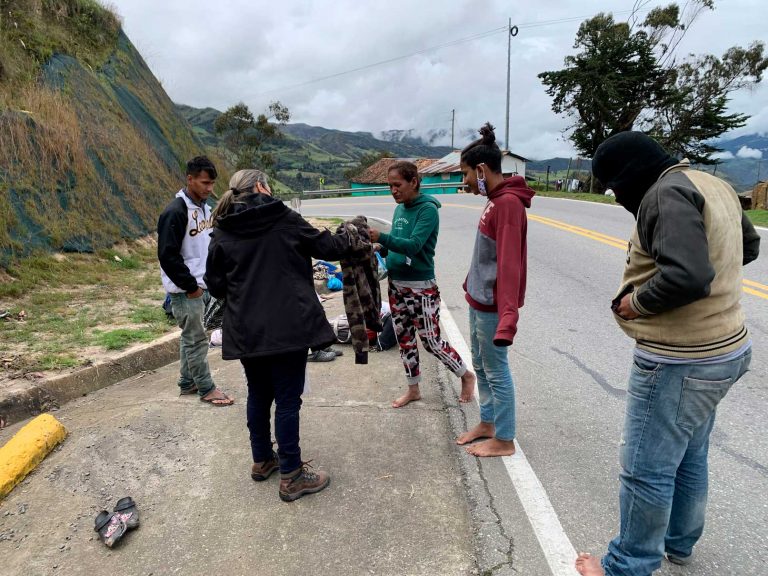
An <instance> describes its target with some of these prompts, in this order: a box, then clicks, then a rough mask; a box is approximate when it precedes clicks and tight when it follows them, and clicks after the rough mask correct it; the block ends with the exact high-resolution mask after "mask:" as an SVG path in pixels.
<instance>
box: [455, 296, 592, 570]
mask: <svg viewBox="0 0 768 576" xmlns="http://www.w3.org/2000/svg"><path fill="white" fill-rule="evenodd" d="M440 317H441V323H442V325H443V330H444V331H445V335H446V340H448V342H450V343H451V345H452V346H453V347H454V348H455V349H456V351H457V352H458V353H459V355H460V356H461V357H462V358H465V359H467V360H468V362H467V364H470V363H471V360H470V359H471V358H472V354H471V353H470V351H469V347H468V346H467V343H466V341H465V340H464V336H462V334H461V331H460V330H459V327H458V326H457V325H456V322H455V320H454V319H453V315H452V314H451V312H450V311H449V310H448V308H447V307H446V305H445V302H443V304H442V306H441V307H440ZM474 398H475V404H478V406H479V402H478V393H477V387H475V396H474ZM515 444H516V446H517V449H516V450H515V454H514V455H513V456H503V457H502V461H503V462H504V467H505V468H506V469H507V474H509V479H510V481H511V482H512V486H513V487H514V488H515V491H516V492H517V496H518V498H519V499H520V502H521V503H522V505H523V509H524V510H525V513H526V515H527V516H528V520H529V521H530V522H531V526H532V527H533V532H534V534H536V538H537V539H538V541H539V544H540V545H541V550H542V552H544V557H545V558H546V559H547V563H548V564H549V568H550V570H551V571H552V574H553V576H578V573H577V572H576V568H575V566H574V562H575V561H576V550H575V549H574V547H573V544H571V541H570V540H569V539H568V536H567V535H566V534H565V530H563V526H562V524H560V520H559V519H558V517H557V514H556V513H555V509H554V508H553V507H552V503H551V502H550V501H549V497H548V496H547V492H546V491H545V490H544V487H543V486H542V485H541V482H540V481H539V479H538V478H537V477H536V473H535V472H534V471H533V468H531V465H530V464H529V463H528V459H527V458H526V457H525V453H524V452H523V448H522V447H521V446H520V443H519V442H515Z"/></svg>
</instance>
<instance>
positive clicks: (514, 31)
mask: <svg viewBox="0 0 768 576" xmlns="http://www.w3.org/2000/svg"><path fill="white" fill-rule="evenodd" d="M507 31H508V32H509V34H508V35H507V129H506V131H505V132H504V149H505V150H509V82H510V76H511V66H512V37H513V36H517V32H518V29H517V26H512V18H510V19H509V23H508V24H507Z"/></svg>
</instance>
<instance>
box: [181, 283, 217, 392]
mask: <svg viewBox="0 0 768 576" xmlns="http://www.w3.org/2000/svg"><path fill="white" fill-rule="evenodd" d="M210 299H211V297H210V295H209V294H208V291H207V290H205V291H204V292H203V295H202V296H200V297H199V298H187V295H186V294H183V293H181V294H171V310H172V311H173V317H174V318H175V319H176V322H177V323H178V325H179V328H181V338H180V339H179V360H180V364H181V366H180V368H181V374H180V376H179V382H178V384H179V388H181V389H182V390H188V389H190V388H192V387H193V386H197V393H198V394H199V395H200V396H201V397H202V396H205V395H206V394H208V393H209V392H210V391H211V390H213V389H214V388H215V385H214V383H213V378H211V370H210V368H209V367H208V335H207V334H206V333H205V326H203V313H204V312H205V305H206V304H207V303H208V301H209V300H210Z"/></svg>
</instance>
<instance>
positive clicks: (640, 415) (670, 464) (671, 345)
mask: <svg viewBox="0 0 768 576" xmlns="http://www.w3.org/2000/svg"><path fill="white" fill-rule="evenodd" d="M592 171H593V172H594V175H595V176H596V177H597V178H598V179H600V181H601V182H602V183H603V184H605V185H606V186H608V187H610V188H612V189H613V191H614V193H615V195H616V200H617V202H618V203H619V204H621V205H622V206H624V208H626V209H627V210H629V211H630V212H631V213H632V214H633V215H634V216H635V219H636V221H637V222H636V225H635V229H634V231H633V233H632V237H631V239H630V242H629V251H628V255H627V264H626V267H625V269H624V278H623V281H622V284H621V287H620V289H619V292H618V295H617V296H616V298H615V299H614V300H613V303H612V306H611V308H612V310H613V312H614V317H615V319H616V321H617V322H618V324H619V326H621V328H622V330H624V332H625V333H626V334H627V335H628V336H629V337H631V338H633V339H634V340H635V342H636V348H635V352H634V362H633V365H632V370H631V372H630V378H629V383H628V385H627V390H628V394H627V407H626V411H625V420H624V430H623V432H622V442H621V453H620V461H621V475H620V478H621V489H620V492H619V503H620V512H621V529H620V531H619V536H617V537H616V538H615V539H614V540H613V541H612V542H611V543H610V544H609V545H608V552H607V553H606V554H605V556H603V558H602V559H599V558H597V557H592V556H590V555H589V554H580V555H579V557H578V559H577V560H576V569H577V570H578V572H579V573H580V574H582V575H583V576H602V575H603V574H608V575H610V576H615V575H619V574H621V575H626V574H631V575H632V576H647V575H650V574H651V573H652V572H653V571H654V570H656V569H658V568H659V567H660V566H661V561H662V559H663V557H666V558H667V560H669V561H670V562H673V563H675V564H688V563H689V562H691V560H692V557H693V547H694V545H695V544H696V542H697V541H698V539H699V537H700V536H701V534H702V532H703V530H704V514H705V511H706V501H707V451H708V447H709V434H710V432H711V431H712V427H713V426H714V422H715V411H716V408H717V405H718V403H719V402H720V400H722V398H723V397H724V396H725V395H726V393H727V392H728V390H729V389H730V387H731V386H732V385H733V384H734V383H735V382H736V381H737V380H738V379H739V378H740V377H741V376H742V375H743V374H744V373H745V372H746V371H747V368H748V367H749V363H750V359H751V357H752V341H751V340H750V337H749V333H748V332H747V329H746V328H745V326H744V312H743V311H742V309H741V303H740V300H741V295H742V290H741V280H742V276H741V268H742V265H744V264H747V263H749V262H751V261H752V260H754V259H755V258H757V255H758V251H759V246H760V236H758V235H757V233H756V232H755V229H754V227H753V226H752V224H751V223H750V221H749V220H748V219H747V217H746V216H745V215H744V214H743V212H742V210H741V206H740V204H739V200H738V198H737V197H736V193H735V192H734V191H733V188H731V187H730V185H728V184H727V183H726V182H724V181H723V180H721V179H719V178H716V177H714V176H712V175H711V174H707V173H706V172H700V171H698V170H692V169H691V168H690V165H689V163H688V161H687V160H683V161H682V162H680V163H678V162H677V160H675V159H674V158H673V157H672V156H670V155H669V154H667V152H665V151H664V149H663V148H662V147H661V146H660V145H659V144H658V143H657V142H656V141H655V140H653V139H652V138H650V137H649V136H646V135H645V134H641V133H639V132H624V133H621V134H617V135H615V136H612V137H611V138H608V139H607V140H606V141H605V142H603V143H602V144H601V145H600V147H599V148H598V149H597V151H596V152H595V157H594V159H593V160H592Z"/></svg>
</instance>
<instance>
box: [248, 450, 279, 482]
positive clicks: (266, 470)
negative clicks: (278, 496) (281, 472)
mask: <svg viewBox="0 0 768 576" xmlns="http://www.w3.org/2000/svg"><path fill="white" fill-rule="evenodd" d="M279 467H280V466H279V464H278V460H277V454H275V453H274V452H272V458H270V459H269V460H267V461H266V462H254V463H253V466H251V478H253V479H254V480H255V481H256V482H263V481H264V480H266V479H267V478H269V477H270V476H272V473H273V472H274V471H275V470H277V469H278V468H279Z"/></svg>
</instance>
